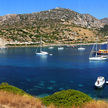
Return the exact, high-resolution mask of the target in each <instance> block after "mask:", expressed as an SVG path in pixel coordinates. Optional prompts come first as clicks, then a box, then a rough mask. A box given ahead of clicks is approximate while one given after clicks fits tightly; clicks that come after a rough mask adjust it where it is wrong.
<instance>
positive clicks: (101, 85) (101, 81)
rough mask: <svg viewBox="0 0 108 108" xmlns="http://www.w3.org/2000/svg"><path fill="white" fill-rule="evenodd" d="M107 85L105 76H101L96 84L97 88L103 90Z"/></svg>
mask: <svg viewBox="0 0 108 108" xmlns="http://www.w3.org/2000/svg"><path fill="white" fill-rule="evenodd" d="M104 84H105V78H104V77H103V76H99V77H98V78H97V80H96V82H95V87H97V88H102V87H103V86H104Z"/></svg>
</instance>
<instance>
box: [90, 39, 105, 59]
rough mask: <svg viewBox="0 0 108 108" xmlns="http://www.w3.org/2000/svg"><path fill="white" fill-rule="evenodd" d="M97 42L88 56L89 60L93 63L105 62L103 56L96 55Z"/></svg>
mask: <svg viewBox="0 0 108 108" xmlns="http://www.w3.org/2000/svg"><path fill="white" fill-rule="evenodd" d="M97 47H98V46H97V41H96V43H95V44H94V45H93V47H92V50H91V53H90V56H89V60H94V61H101V60H106V59H107V57H106V56H104V55H98V54H97V53H98V48H97ZM94 53H95V55H94V56H93V54H94Z"/></svg>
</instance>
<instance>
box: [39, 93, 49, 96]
mask: <svg viewBox="0 0 108 108" xmlns="http://www.w3.org/2000/svg"><path fill="white" fill-rule="evenodd" d="M48 95H49V94H47V93H44V94H40V95H37V97H45V96H48Z"/></svg>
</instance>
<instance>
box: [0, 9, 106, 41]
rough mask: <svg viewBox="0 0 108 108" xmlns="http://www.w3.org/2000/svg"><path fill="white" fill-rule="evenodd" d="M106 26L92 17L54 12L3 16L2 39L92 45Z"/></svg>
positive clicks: (60, 10)
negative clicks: (41, 39)
mask: <svg viewBox="0 0 108 108" xmlns="http://www.w3.org/2000/svg"><path fill="white" fill-rule="evenodd" d="M104 25H105V24H104V23H102V21H100V20H98V19H96V18H95V17H93V16H91V15H89V14H80V13H77V12H75V11H72V10H70V9H64V8H55V9H51V10H47V11H41V12H37V13H31V14H10V15H5V16H0V37H1V38H2V39H5V40H7V41H18V42H39V40H40V37H41V36H42V37H43V41H44V43H76V42H81V41H86V42H92V41H95V37H96V35H97V34H98V31H97V29H100V28H102V27H103V26H104Z"/></svg>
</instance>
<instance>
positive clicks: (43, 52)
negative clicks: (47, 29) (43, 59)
mask: <svg viewBox="0 0 108 108" xmlns="http://www.w3.org/2000/svg"><path fill="white" fill-rule="evenodd" d="M36 54H37V55H48V52H45V51H41V52H40V53H36Z"/></svg>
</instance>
